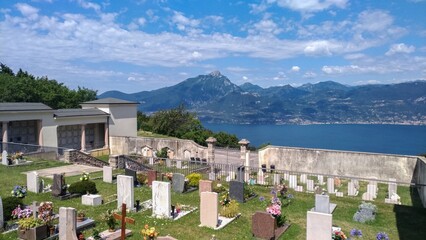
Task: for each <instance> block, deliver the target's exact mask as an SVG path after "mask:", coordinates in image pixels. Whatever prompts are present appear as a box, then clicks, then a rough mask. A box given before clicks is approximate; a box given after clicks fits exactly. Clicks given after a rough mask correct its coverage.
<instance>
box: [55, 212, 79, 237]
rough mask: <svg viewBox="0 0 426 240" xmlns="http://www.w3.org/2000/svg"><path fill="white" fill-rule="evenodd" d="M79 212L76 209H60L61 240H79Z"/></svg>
mask: <svg viewBox="0 0 426 240" xmlns="http://www.w3.org/2000/svg"><path fill="white" fill-rule="evenodd" d="M76 225H77V212H76V210H75V208H70V207H60V208H59V229H60V231H59V240H77V235H76V231H77V226H76Z"/></svg>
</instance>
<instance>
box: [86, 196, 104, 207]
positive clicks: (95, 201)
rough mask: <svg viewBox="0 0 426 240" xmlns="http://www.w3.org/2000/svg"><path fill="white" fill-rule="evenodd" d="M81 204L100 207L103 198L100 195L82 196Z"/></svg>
mask: <svg viewBox="0 0 426 240" xmlns="http://www.w3.org/2000/svg"><path fill="white" fill-rule="evenodd" d="M81 204H83V205H88V206H99V205H101V204H102V196H101V195H99V194H89V195H87V194H85V195H83V196H81Z"/></svg>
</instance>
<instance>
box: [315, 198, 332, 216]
mask: <svg viewBox="0 0 426 240" xmlns="http://www.w3.org/2000/svg"><path fill="white" fill-rule="evenodd" d="M315 212H321V213H330V196H328V195H320V194H315Z"/></svg>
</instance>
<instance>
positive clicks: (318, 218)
mask: <svg viewBox="0 0 426 240" xmlns="http://www.w3.org/2000/svg"><path fill="white" fill-rule="evenodd" d="M332 222H333V215H332V214H328V213H321V212H313V211H308V213H307V216H306V240H330V238H331V237H330V236H331V235H332V229H331V227H332Z"/></svg>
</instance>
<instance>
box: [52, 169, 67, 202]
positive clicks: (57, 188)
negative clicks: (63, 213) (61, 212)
mask: <svg viewBox="0 0 426 240" xmlns="http://www.w3.org/2000/svg"><path fill="white" fill-rule="evenodd" d="M66 192H67V190H66V188H65V178H64V175H63V174H53V186H52V196H54V197H59V196H63V195H65V194H66Z"/></svg>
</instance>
